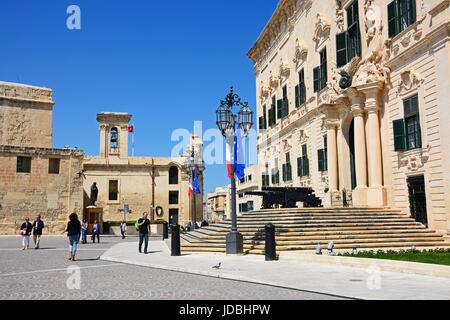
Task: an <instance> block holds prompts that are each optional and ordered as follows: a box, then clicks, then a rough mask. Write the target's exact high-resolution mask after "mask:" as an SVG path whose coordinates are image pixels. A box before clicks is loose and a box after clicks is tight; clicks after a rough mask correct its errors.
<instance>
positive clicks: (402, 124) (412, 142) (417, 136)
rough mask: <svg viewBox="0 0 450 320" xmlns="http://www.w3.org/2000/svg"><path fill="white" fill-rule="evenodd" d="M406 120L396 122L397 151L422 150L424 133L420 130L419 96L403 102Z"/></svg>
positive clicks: (394, 125)
mask: <svg viewBox="0 0 450 320" xmlns="http://www.w3.org/2000/svg"><path fill="white" fill-rule="evenodd" d="M403 109H404V119H399V120H395V121H394V123H393V127H394V146H395V151H396V152H400V151H406V150H413V149H418V148H422V132H421V128H420V115H419V97H418V96H417V95H415V96H413V97H411V98H408V99H405V100H404V101H403Z"/></svg>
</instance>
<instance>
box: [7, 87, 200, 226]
mask: <svg viewBox="0 0 450 320" xmlns="http://www.w3.org/2000/svg"><path fill="white" fill-rule="evenodd" d="M53 106H54V102H53V97H52V90H50V89H47V88H40V87H33V86H27V85H22V84H15V83H6V82H0V234H16V233H17V232H18V231H17V228H18V227H19V226H20V225H21V224H22V222H23V220H24V219H25V218H26V217H29V218H30V219H31V220H33V219H34V218H35V217H36V216H37V215H39V214H40V215H42V218H43V219H44V221H45V222H46V225H47V228H46V230H45V232H46V233H52V234H60V233H62V232H63V230H64V228H65V223H66V221H67V217H68V215H69V214H70V213H72V212H76V213H77V214H78V215H79V216H80V218H81V217H83V216H84V217H85V218H86V217H87V218H90V217H88V216H86V214H90V212H95V213H97V214H98V213H100V212H102V214H100V215H97V216H96V217H95V218H98V219H99V220H100V221H99V222H119V221H122V219H124V218H125V219H127V220H128V221H131V220H135V219H136V218H137V217H140V216H141V215H142V213H143V212H148V213H149V214H150V215H151V217H152V218H153V219H154V220H165V221H169V222H175V221H178V223H180V224H184V223H186V222H188V221H190V220H191V219H192V212H193V208H192V207H193V202H192V197H191V198H189V196H188V190H189V175H188V173H187V172H186V170H185V168H184V164H185V159H186V158H187V157H189V156H190V151H191V150H192V148H191V147H192V146H193V147H194V150H195V152H196V153H197V154H198V156H199V157H200V158H201V156H202V155H201V152H202V142H201V140H200V139H199V138H198V137H196V136H192V137H191V141H190V145H189V147H188V148H187V149H186V154H184V155H181V156H180V157H177V158H153V157H129V150H128V136H129V132H128V128H129V121H130V120H131V115H128V114H126V113H101V114H99V115H98V117H97V120H98V122H99V125H100V154H99V155H98V156H86V155H85V154H84V152H83V151H81V150H78V149H67V148H66V149H55V148H53V142H52V111H53ZM94 182H96V183H97V187H98V190H99V192H98V199H97V200H98V201H97V202H96V203H95V206H94V207H93V208H91V210H90V211H89V210H88V211H87V210H86V208H87V207H90V206H91V201H90V196H91V195H90V190H91V186H92V184H93V183H94ZM199 184H200V190H203V172H200V173H199ZM202 199H203V197H202V194H200V195H196V208H197V209H196V213H197V214H196V216H197V220H202V219H203V203H202ZM126 204H127V205H128V206H129V209H130V210H131V213H130V214H126V215H125V216H124V215H123V214H122V213H121V212H120V211H119V210H120V209H121V208H124V205H126ZM152 208H153V209H152ZM91 220H94V219H91ZM91 222H93V221H91Z"/></svg>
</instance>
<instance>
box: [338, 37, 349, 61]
mask: <svg viewBox="0 0 450 320" xmlns="http://www.w3.org/2000/svg"><path fill="white" fill-rule="evenodd" d="M347 40H348V33H347V32H342V33H338V34H337V35H336V59H337V67H338V68H340V67H342V66H345V65H346V64H347V63H348V60H347V57H348V52H347V46H348V45H347Z"/></svg>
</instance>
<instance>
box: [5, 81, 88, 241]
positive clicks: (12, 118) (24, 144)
mask: <svg viewBox="0 0 450 320" xmlns="http://www.w3.org/2000/svg"><path fill="white" fill-rule="evenodd" d="M53 105H54V102H53V98H52V90H50V89H46V88H39V87H32V86H26V85H21V84H15V83H6V82H0V234H16V233H17V226H20V225H21V224H22V223H23V220H24V218H26V217H29V218H30V219H31V220H33V219H34V218H35V217H36V215H38V214H41V215H42V217H43V219H44V220H45V221H46V223H47V232H50V233H60V232H62V231H63V230H64V226H65V225H64V224H65V221H66V220H67V216H68V213H70V212H77V213H79V214H81V213H82V206H83V192H82V190H83V189H82V185H83V178H82V174H81V173H82V161H83V157H84V153H83V152H82V151H81V150H76V149H63V150H61V149H54V148H53V146H52V110H53Z"/></svg>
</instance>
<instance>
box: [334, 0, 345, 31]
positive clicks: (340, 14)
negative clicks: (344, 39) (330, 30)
mask: <svg viewBox="0 0 450 320" xmlns="http://www.w3.org/2000/svg"><path fill="white" fill-rule="evenodd" d="M344 25H345V18H344V7H343V6H342V0H336V27H337V29H338V31H339V32H344Z"/></svg>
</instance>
